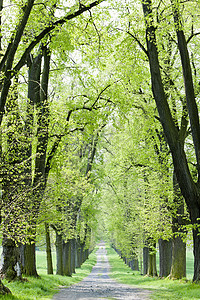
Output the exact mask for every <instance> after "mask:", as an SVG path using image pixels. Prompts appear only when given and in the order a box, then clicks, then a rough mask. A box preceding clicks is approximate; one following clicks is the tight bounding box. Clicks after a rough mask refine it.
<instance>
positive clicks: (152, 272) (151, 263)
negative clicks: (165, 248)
mask: <svg viewBox="0 0 200 300" xmlns="http://www.w3.org/2000/svg"><path fill="white" fill-rule="evenodd" d="M147 275H148V276H153V277H155V276H158V274H157V268H156V253H155V252H154V251H149V258H148V271H147Z"/></svg>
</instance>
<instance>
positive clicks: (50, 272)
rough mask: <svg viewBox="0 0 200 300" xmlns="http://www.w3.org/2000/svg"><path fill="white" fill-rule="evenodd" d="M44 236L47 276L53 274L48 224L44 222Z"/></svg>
mask: <svg viewBox="0 0 200 300" xmlns="http://www.w3.org/2000/svg"><path fill="white" fill-rule="evenodd" d="M45 235H46V254H47V274H53V262H52V254H51V239H50V233H49V224H47V223H46V222H45Z"/></svg>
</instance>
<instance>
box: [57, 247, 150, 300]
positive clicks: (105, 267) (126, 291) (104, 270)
mask: <svg viewBox="0 0 200 300" xmlns="http://www.w3.org/2000/svg"><path fill="white" fill-rule="evenodd" d="M98 246H99V249H98V250H97V263H96V265H95V266H94V267H93V269H92V272H91V273H90V275H89V276H88V277H86V278H85V279H84V280H83V281H81V282H80V283H78V284H74V285H72V286H71V287H69V288H62V289H61V290H60V292H59V293H58V294H56V295H54V297H53V299H54V300H64V299H65V300H77V299H79V300H87V299H88V300H98V299H110V300H111V299H119V300H134V299H136V300H145V299H149V298H148V296H149V295H150V291H148V290H143V289H139V288H137V287H133V286H129V285H126V284H121V283H117V282H116V281H115V280H113V279H111V278H110V277H109V275H108V274H109V268H110V267H109V263H108V258H107V255H106V249H105V243H100V244H99V245H98Z"/></svg>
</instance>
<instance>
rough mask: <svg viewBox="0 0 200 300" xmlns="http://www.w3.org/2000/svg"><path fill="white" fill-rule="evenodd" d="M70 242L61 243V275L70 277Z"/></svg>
mask: <svg viewBox="0 0 200 300" xmlns="http://www.w3.org/2000/svg"><path fill="white" fill-rule="evenodd" d="M71 247H72V244H71V240H69V241H67V242H64V241H63V275H65V276H72V265H71V257H72V255H71V253H72V248H71Z"/></svg>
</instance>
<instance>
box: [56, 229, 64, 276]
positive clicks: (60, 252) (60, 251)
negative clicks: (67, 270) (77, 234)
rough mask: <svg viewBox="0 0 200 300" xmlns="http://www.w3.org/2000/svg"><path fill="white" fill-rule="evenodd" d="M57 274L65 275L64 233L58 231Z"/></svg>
mask: <svg viewBox="0 0 200 300" xmlns="http://www.w3.org/2000/svg"><path fill="white" fill-rule="evenodd" d="M56 260H57V263H56V274H57V275H63V249H62V235H61V234H58V232H57V231H56Z"/></svg>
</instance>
